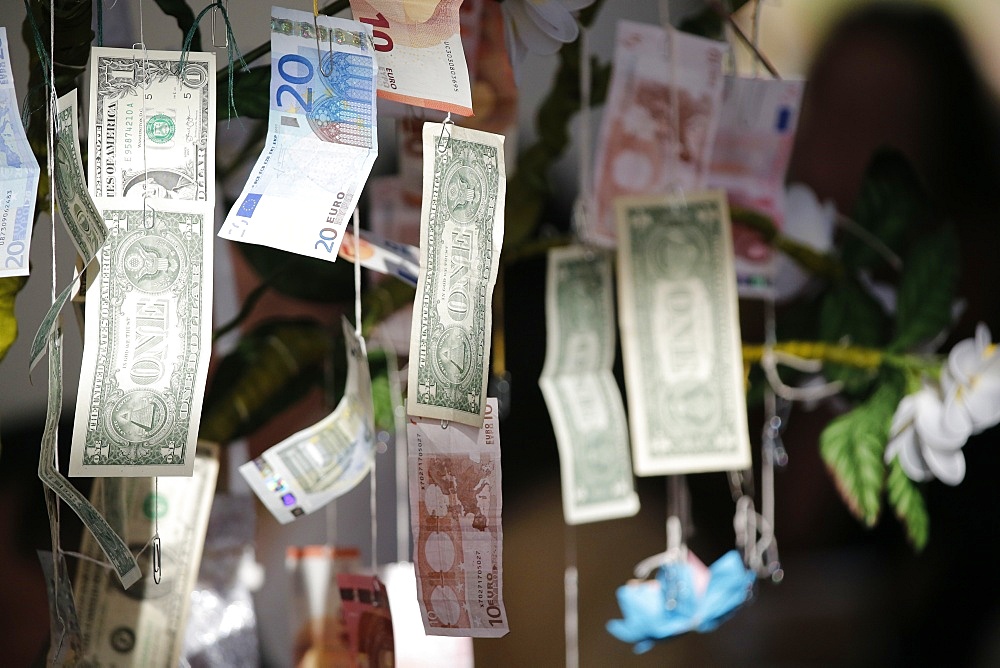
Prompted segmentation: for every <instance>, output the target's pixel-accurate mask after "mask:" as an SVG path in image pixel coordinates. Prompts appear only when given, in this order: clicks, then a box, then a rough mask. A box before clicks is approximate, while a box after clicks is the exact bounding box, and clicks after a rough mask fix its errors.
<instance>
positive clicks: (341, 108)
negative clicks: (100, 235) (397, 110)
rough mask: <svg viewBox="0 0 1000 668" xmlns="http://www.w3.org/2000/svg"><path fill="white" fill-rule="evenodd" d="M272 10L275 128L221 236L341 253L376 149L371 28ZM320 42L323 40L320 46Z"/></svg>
mask: <svg viewBox="0 0 1000 668" xmlns="http://www.w3.org/2000/svg"><path fill="white" fill-rule="evenodd" d="M316 20H317V21H318V23H319V35H318V38H319V47H317V35H316V28H315V25H316V24H315V23H314V22H313V21H314V18H313V15H312V14H310V13H308V12H300V11H296V10H293V9H282V8H280V7H273V8H272V10H271V96H270V101H271V106H270V114H269V116H268V135H267V140H266V142H265V144H264V150H263V151H262V152H261V154H260V157H259V158H258V159H257V163H256V164H255V165H254V167H253V170H252V171H251V172H250V178H249V179H248V180H247V182H246V185H245V186H244V187H243V192H242V193H241V194H240V196H239V198H238V199H237V200H236V204H235V205H234V206H233V208H232V210H231V211H230V212H229V215H228V216H226V221H225V223H224V224H223V226H222V229H221V230H220V231H219V236H220V237H222V238H224V239H231V240H233V241H242V242H245V243H252V244H261V245H264V246H270V247H271V248H278V249H281V250H285V251H288V252H291V253H298V254H299V255H305V256H308V257H313V258H318V259H320V260H328V261H330V262H334V261H335V260H336V259H337V251H338V249H339V248H340V245H341V243H342V242H343V239H344V231H345V230H346V229H347V221H348V220H349V219H350V217H351V214H352V213H353V212H354V207H356V206H357V203H358V198H359V197H360V196H361V190H362V188H364V185H365V181H366V180H367V179H368V174H369V172H371V168H372V165H373V164H374V163H375V158H376V156H377V155H378V135H377V132H376V130H377V127H376V122H375V121H376V119H375V78H376V76H377V73H378V66H377V64H376V62H375V57H374V54H373V53H372V47H371V28H370V27H369V26H366V25H365V24H363V23H358V22H356V21H347V20H345V19H334V18H329V17H325V16H320V17H318V18H317V19H316ZM317 48H318V49H319V50H317Z"/></svg>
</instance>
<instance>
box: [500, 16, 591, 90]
mask: <svg viewBox="0 0 1000 668" xmlns="http://www.w3.org/2000/svg"><path fill="white" fill-rule="evenodd" d="M593 3H594V0H500V8H501V9H502V10H503V20H504V28H505V30H504V34H505V38H506V42H507V53H508V55H509V56H510V64H511V66H512V67H513V68H514V75H515V76H517V73H518V69H519V66H520V64H521V63H522V62H523V61H524V58H525V56H526V55H528V52H529V51H530V52H531V53H536V54H538V55H541V56H550V55H552V54H553V53H555V52H556V51H558V50H559V47H561V46H562V45H563V44H566V43H568V42H572V41H573V40H575V39H576V38H577V35H579V34H580V26H579V25H577V22H576V17H574V16H573V12H575V11H578V10H581V9H584V8H585V7H588V6H590V5H592V4H593Z"/></svg>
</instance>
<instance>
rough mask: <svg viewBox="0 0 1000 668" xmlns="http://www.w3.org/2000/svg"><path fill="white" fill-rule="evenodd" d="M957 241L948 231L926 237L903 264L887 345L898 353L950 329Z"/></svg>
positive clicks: (914, 246) (915, 242) (952, 233)
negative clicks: (893, 330)
mask: <svg viewBox="0 0 1000 668" xmlns="http://www.w3.org/2000/svg"><path fill="white" fill-rule="evenodd" d="M959 259H960V253H959V247H958V237H957V236H956V235H955V231H954V230H953V229H952V228H951V227H943V228H941V229H939V230H935V231H934V232H931V233H929V234H926V235H924V236H922V237H920V238H919V239H917V240H916V241H914V243H913V245H912V246H911V247H910V249H909V252H908V253H907V254H906V258H905V260H904V261H903V276H902V279H901V280H900V284H899V294H898V300H897V305H896V335H895V338H893V340H892V342H891V343H890V345H889V349H890V350H892V351H902V350H907V349H909V348H912V347H913V346H915V345H917V344H919V343H923V342H924V341H927V340H930V339H932V338H933V337H935V336H937V335H938V334H940V333H941V332H943V331H945V330H946V329H947V328H948V327H949V326H950V325H951V303H952V300H953V299H954V297H955V290H956V287H957V286H958V274H959Z"/></svg>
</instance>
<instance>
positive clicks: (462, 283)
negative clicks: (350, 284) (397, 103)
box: [407, 123, 507, 427]
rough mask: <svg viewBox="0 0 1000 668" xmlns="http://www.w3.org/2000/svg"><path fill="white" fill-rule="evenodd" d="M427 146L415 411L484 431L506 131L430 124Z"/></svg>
mask: <svg viewBox="0 0 1000 668" xmlns="http://www.w3.org/2000/svg"><path fill="white" fill-rule="evenodd" d="M449 128H450V129H449ZM423 145H424V195H423V202H422V205H421V211H420V250H421V253H420V276H419V277H418V279H417V294H416V297H415V299H414V305H413V327H412V330H411V335H410V371H409V395H408V398H407V412H409V414H410V415H416V416H419V417H425V418H434V419H439V420H448V421H452V422H461V423H463V424H467V425H470V426H473V427H480V426H482V423H483V412H484V411H485V410H486V381H487V376H488V375H489V360H490V336H491V331H492V323H493V318H492V304H493V287H494V285H496V280H497V271H498V269H499V263H500V248H501V246H502V245H503V230H504V224H503V221H504V218H503V216H504V197H505V196H506V192H507V180H506V177H505V174H506V172H505V171H504V170H505V168H504V156H503V137H502V136H501V135H495V134H490V133H488V132H480V131H477V130H469V129H466V128H461V127H451V126H448V127H445V126H443V125H442V124H439V123H425V124H424V130H423Z"/></svg>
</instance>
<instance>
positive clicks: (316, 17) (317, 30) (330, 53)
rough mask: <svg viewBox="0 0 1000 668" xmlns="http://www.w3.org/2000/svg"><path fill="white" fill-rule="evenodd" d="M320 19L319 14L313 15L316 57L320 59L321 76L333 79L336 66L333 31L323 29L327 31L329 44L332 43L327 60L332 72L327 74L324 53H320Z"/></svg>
mask: <svg viewBox="0 0 1000 668" xmlns="http://www.w3.org/2000/svg"><path fill="white" fill-rule="evenodd" d="M318 18H319V15H318V14H313V27H314V28H315V29H316V56H317V57H318V58H319V71H320V74H322V75H323V76H325V77H332V76H333V72H334V66H333V30H331V29H330V28H326V27H324V28H323V29H324V30H326V36H327V38H328V39H329V42H330V47H329V50H328V54H329V56H330V57H329V58H328V59H327V60H328V61H329V63H330V71H329V72H327V71H326V68H325V67H324V66H323V60H324V59H323V52H322V51H320V48H319V22H318V21H317V19H318Z"/></svg>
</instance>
